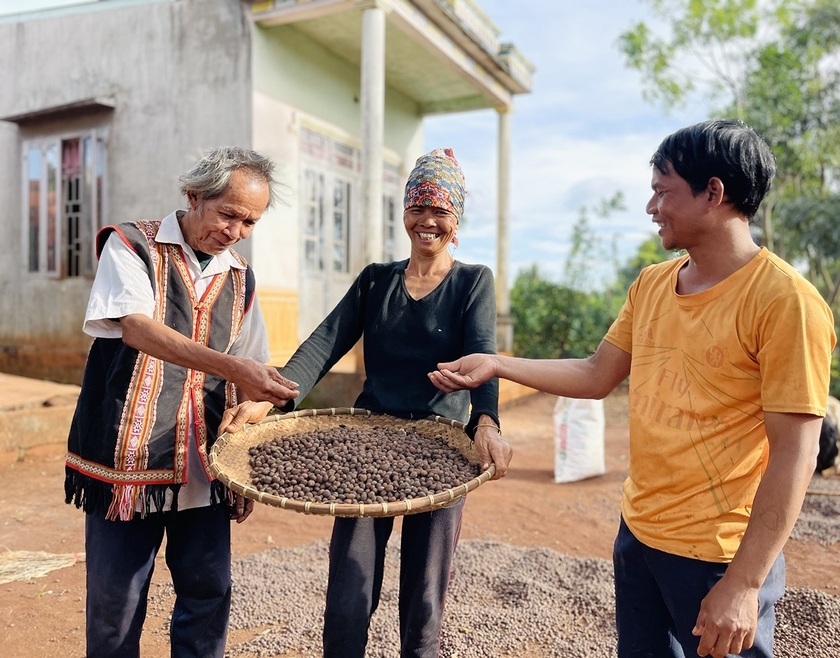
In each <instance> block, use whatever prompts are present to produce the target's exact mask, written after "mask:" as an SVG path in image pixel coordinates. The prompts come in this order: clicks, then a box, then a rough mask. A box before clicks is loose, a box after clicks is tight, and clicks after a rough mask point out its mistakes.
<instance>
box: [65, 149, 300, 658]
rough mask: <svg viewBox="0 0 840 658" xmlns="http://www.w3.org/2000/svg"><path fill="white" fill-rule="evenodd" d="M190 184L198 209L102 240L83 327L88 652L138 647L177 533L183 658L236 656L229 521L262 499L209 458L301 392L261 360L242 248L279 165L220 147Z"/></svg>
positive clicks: (81, 459)
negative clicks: (228, 478)
mask: <svg viewBox="0 0 840 658" xmlns="http://www.w3.org/2000/svg"><path fill="white" fill-rule="evenodd" d="M180 183H181V192H182V193H183V194H185V195H186V197H187V201H188V209H187V210H179V211H176V212H173V213H172V214H170V215H168V216H167V217H166V218H164V219H163V220H160V221H139V222H133V223H126V224H121V225H119V226H109V227H107V228H105V229H103V230H102V231H101V232H100V234H99V235H98V236H97V252H98V254H99V259H100V260H99V267H98V270H97V273H96V278H95V280H94V282H93V288H92V290H91V295H90V301H89V303H88V308H87V313H86V315H85V323H84V331H85V332H86V333H88V334H90V335H91V336H94V338H95V340H94V342H93V345H92V346H91V350H90V354H89V356H88V362H87V365H86V368H85V375H84V381H83V383H82V391H81V394H80V396H79V402H78V406H77V408H76V413H75V415H74V418H73V422H72V425H71V429H70V436H69V440H68V453H67V465H66V473H67V474H66V480H65V491H66V500H67V502H68V503H69V502H71V501H74V502H75V504H76V506H77V507H82V508H83V509H84V511H85V512H86V520H85V547H86V551H87V560H86V564H87V605H86V613H87V656H89V657H93V656H97V657H98V656H114V657H117V656H119V657H120V658H127V657H130V656H138V655H139V642H140V633H141V631H142V627H143V621H144V618H145V614H146V599H147V595H148V590H149V583H150V580H151V577H152V571H153V570H154V561H155V555H156V554H157V552H158V549H159V548H160V545H161V542H162V540H163V537H164V534H165V535H166V540H167V543H166V563H167V566H168V567H169V570H170V572H171V573H172V581H173V584H174V587H175V594H176V601H175V608H174V611H173V614H172V621H171V627H170V637H171V642H172V655H173V656H184V657H186V656H216V657H218V658H221V657H222V656H223V655H224V645H225V639H226V635H227V626H228V615H229V610H230V593H231V583H230V520H231V519H232V518H233V519H236V521H237V522H242V521H243V520H245V518H246V517H247V516H248V514H249V513H250V510H251V506H250V505H247V504H246V501H244V500H243V499H241V498H237V497H234V496H232V495H231V494H230V493H229V492H228V491H227V490H226V489H225V488H224V487H223V486H222V485H221V483H219V482H218V481H216V480H213V479H211V477H210V475H209V469H208V462H207V453H208V451H209V448H210V447H211V446H212V444H213V442H214V441H215V439H216V432H217V428H218V427H219V424H220V422H221V420H222V415H223V413H224V411H225V409H227V408H229V407H232V406H234V405H235V404H236V403H237V400H240V401H241V400H243V399H245V400H248V399H251V400H267V401H272V402H276V403H277V404H283V403H285V402H286V401H287V400H288V399H289V398H291V397H295V396H296V395H297V392H296V391H295V390H294V389H295V387H296V385H295V384H293V383H291V382H289V381H288V380H286V379H285V378H283V377H282V376H280V375H279V374H278V373H277V371H276V370H275V369H274V368H272V367H269V366H266V365H264V363H265V362H266V361H267V360H268V342H267V338H266V331H265V325H264V323H263V319H262V315H261V313H260V310H259V305H258V303H257V300H256V296H255V294H254V289H255V284H254V276H253V272H252V271H251V269H250V267H249V266H248V265H247V263H246V262H245V260H244V259H243V258H242V257H241V256H239V255H238V254H236V252H234V251H232V250H231V247H233V245H235V244H236V243H237V242H239V240H242V239H244V238H247V237H248V236H249V235H250V233H251V231H252V230H253V229H254V226H255V225H256V223H257V221H258V220H259V219H260V217H261V216H262V214H263V212H264V211H265V210H266V208H268V207H269V206H271V204H272V202H273V200H274V191H273V188H272V185H273V184H274V180H273V165H272V163H271V161H270V160H268V159H267V158H265V157H263V156H261V155H259V154H257V153H254V152H253V151H249V150H245V149H240V148H218V149H215V150H213V151H211V152H209V153H207V154H205V155H204V157H202V158H201V160H200V161H199V162H198V163H197V164H196V165H195V167H193V168H192V169H191V170H190V171H189V172H187V173H186V174H184V175H183V176H182V177H181V179H180ZM248 502H249V503H250V501H248Z"/></svg>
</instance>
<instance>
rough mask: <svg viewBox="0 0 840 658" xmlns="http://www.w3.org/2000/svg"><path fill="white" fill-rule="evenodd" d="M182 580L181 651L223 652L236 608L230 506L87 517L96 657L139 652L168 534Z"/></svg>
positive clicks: (174, 627)
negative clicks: (118, 517) (232, 596)
mask: <svg viewBox="0 0 840 658" xmlns="http://www.w3.org/2000/svg"><path fill="white" fill-rule="evenodd" d="M164 533H166V565H167V566H168V567H169V570H170V572H171V573H172V584H173V585H174V587H175V595H176V598H175V607H174V609H173V612H172V622H171V625H170V631H169V635H170V639H171V642H172V654H171V655H172V656H173V658H198V657H199V656H200V657H202V658H222V657H223V656H224V649H225V640H226V638H227V627H228V617H229V614H230V593H231V586H230V513H229V511H228V509H227V508H226V507H225V506H224V505H218V506H215V507H199V508H196V509H188V510H183V511H180V512H164V513H161V514H152V515H150V516H148V517H147V518H145V519H140V518H139V517H135V518H134V519H133V520H132V521H108V520H106V519H105V518H103V517H102V516H99V515H93V514H88V515H86V519H85V549H86V551H87V554H86V558H85V564H86V569H87V604H86V613H87V614H86V617H87V623H86V628H87V630H86V634H87V657H88V658H136V657H137V656H139V655H140V633H141V631H142V630H143V621H144V620H145V618H146V600H147V597H148V594H149V584H150V582H151V579H152V572H153V571H154V568H155V555H157V552H158V549H159V548H160V545H161V542H162V541H163V535H164Z"/></svg>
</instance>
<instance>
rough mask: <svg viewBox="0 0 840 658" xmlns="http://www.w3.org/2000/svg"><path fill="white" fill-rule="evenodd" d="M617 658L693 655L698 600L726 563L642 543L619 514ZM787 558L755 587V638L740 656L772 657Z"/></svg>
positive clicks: (615, 562)
mask: <svg viewBox="0 0 840 658" xmlns="http://www.w3.org/2000/svg"><path fill="white" fill-rule="evenodd" d="M613 566H614V568H615V609H616V610H615V611H616V626H617V628H618V655H619V658H665V657H667V658H671V657H673V658H685V657H689V658H690V657H693V656H697V647H698V645H699V644H700V638H699V637H695V636H694V635H692V634H691V629H692V628H694V624H695V622H696V621H697V615H698V613H699V612H700V602H701V601H702V600H703V599H704V598H705V596H706V594H708V593H709V590H710V589H711V588H712V586H713V585H714V584H715V583H717V582H718V580H720V579H721V577H722V576H723V574H724V572H725V571H726V567H727V566H728V565H727V564H720V563H716V562H704V561H702V560H694V559H691V558H685V557H680V556H677V555H671V554H670V553H664V552H662V551H658V550H656V549H655V548H650V547H648V546H645V545H644V544H642V543H641V542H640V541H639V540H638V539H636V537H635V536H633V533H632V532H630V530H629V528H628V527H627V526H626V525H625V523H624V520H623V519H622V521H621V525H620V527H619V530H618V536H617V537H616V540H615V546H614V550H613ZM784 590H785V561H784V557H783V556H782V555H779V557H778V559H777V560H776V561H775V562H774V563H773V566H772V567H771V569H770V573H769V574H768V576H767V579H766V580H765V581H764V584H763V585H762V586H761V589H759V592H758V629H757V630H756V634H755V643H754V644H753V647H752V648H751V649H745V650H744V651H742V652H741V653H740V654H738V655H739V656H744V657H749V658H773V633H774V629H775V625H776V616H775V612H774V610H773V605H774V604H775V603H776V601H777V600H778V599H779V598H780V597H781V596H782V594H784Z"/></svg>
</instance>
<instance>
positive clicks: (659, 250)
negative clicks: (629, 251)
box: [616, 235, 672, 299]
mask: <svg viewBox="0 0 840 658" xmlns="http://www.w3.org/2000/svg"><path fill="white" fill-rule="evenodd" d="M671 256H672V252H670V251H668V250H667V249H665V247H663V246H662V240H660V239H659V236H657V235H651V236H650V237H649V238H648V239H647V240H645V241H644V242H642V244H640V245H639V249H638V250H637V251H636V255H635V256H633V257H632V258H631V259H630V260H629V261H627V263H626V264H625V265H624V267H622V268H620V269H619V270H618V280H617V281H616V288H617V290H618V292H619V293H620V296H621V297H622V299H623V298H624V295H626V294H627V290H628V289H629V288H630V285H631V284H632V283H633V282H634V281H635V280H636V278H637V277H638V276H639V273H640V272H641V271H642V270H643V269H644V268H646V267H647V266H648V265H654V264H656V263H662V262H664V261H666V260H668V259H669V258H671Z"/></svg>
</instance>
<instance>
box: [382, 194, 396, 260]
mask: <svg viewBox="0 0 840 658" xmlns="http://www.w3.org/2000/svg"><path fill="white" fill-rule="evenodd" d="M382 205H383V208H382V221H383V222H384V224H385V226H384V227H383V231H382V237H383V240H384V242H385V244H384V245H382V256H383V258H384V259H385V262H386V263H389V262H391V261H395V260H397V198H396V197H395V196H393V195H391V194H386V195H385V196H384V197H382Z"/></svg>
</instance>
